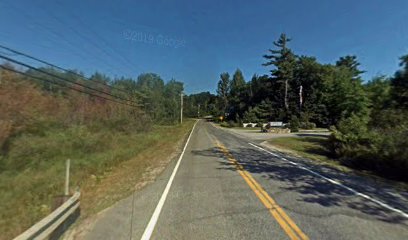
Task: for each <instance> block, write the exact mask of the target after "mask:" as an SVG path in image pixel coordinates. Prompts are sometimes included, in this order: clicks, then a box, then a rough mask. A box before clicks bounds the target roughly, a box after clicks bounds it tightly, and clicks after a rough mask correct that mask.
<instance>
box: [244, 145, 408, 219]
mask: <svg viewBox="0 0 408 240" xmlns="http://www.w3.org/2000/svg"><path fill="white" fill-rule="evenodd" d="M248 144H249V145H251V146H253V147H255V148H258V149H260V150H262V151H264V152H267V153H269V154H271V155H273V156H275V157H280V156H278V155H277V154H275V153H272V152H270V151H268V150H266V149H264V148H261V147H259V146H257V145H255V144H252V143H248ZM280 158H281V159H282V160H284V161H287V162H289V163H290V164H292V165H296V166H298V167H299V168H301V169H303V170H306V171H308V172H310V173H312V174H314V175H316V176H318V177H321V178H323V179H324V180H326V181H328V182H330V183H332V184H335V185H337V186H340V187H342V188H344V189H346V190H348V191H350V192H352V193H354V194H356V195H357V196H360V197H362V198H365V199H367V200H370V201H372V202H374V203H376V204H378V205H380V206H381V207H384V208H387V209H388V210H391V211H394V212H397V213H399V214H401V215H402V216H404V217H406V218H408V213H406V212H404V211H402V210H400V209H397V208H394V207H392V206H390V205H388V204H386V203H384V202H382V201H380V200H377V199H375V198H372V197H370V196H368V195H366V194H364V193H360V192H358V191H356V190H354V189H353V188H350V187H348V186H346V185H343V184H342V183H340V182H338V181H336V180H333V179H330V178H328V177H325V176H323V175H321V174H320V173H317V172H315V171H313V170H310V169H309V168H306V167H303V166H300V165H299V164H297V163H295V162H292V161H289V160H288V159H286V158H284V157H280Z"/></svg>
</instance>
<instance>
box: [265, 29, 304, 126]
mask: <svg viewBox="0 0 408 240" xmlns="http://www.w3.org/2000/svg"><path fill="white" fill-rule="evenodd" d="M290 41H291V39H290V38H288V37H286V34H284V33H282V34H281V35H280V37H279V39H278V40H277V41H275V42H273V44H274V45H275V46H276V47H278V50H272V49H269V52H270V54H265V55H264V56H263V57H264V58H265V59H266V60H267V62H266V63H264V64H263V66H270V65H274V66H275V68H274V69H272V70H271V73H272V76H273V80H275V81H278V82H280V83H284V87H283V89H284V97H283V99H284V100H283V105H284V108H285V110H286V118H287V116H288V110H289V100H288V92H289V91H290V89H289V83H290V82H291V81H292V80H293V78H294V70H295V67H296V56H295V55H294V54H293V53H292V50H291V49H289V48H288V47H287V44H288V42H290ZM278 91H279V92H281V91H282V87H281V88H280V89H279V90H278ZM279 92H278V93H279Z"/></svg>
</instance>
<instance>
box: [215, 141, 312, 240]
mask: <svg viewBox="0 0 408 240" xmlns="http://www.w3.org/2000/svg"><path fill="white" fill-rule="evenodd" d="M215 142H216V145H217V147H218V148H219V149H220V150H221V151H222V152H223V153H224V155H225V156H226V157H227V159H228V160H229V162H230V163H231V164H232V165H234V166H235V168H236V169H237V171H238V173H239V174H240V175H241V176H242V178H243V179H244V180H245V182H246V183H247V184H248V186H249V187H250V188H251V189H252V191H254V193H255V194H256V196H257V197H258V198H259V200H260V201H261V202H262V203H263V205H264V206H265V207H266V208H267V209H268V210H269V212H270V213H271V215H272V216H273V217H274V218H275V219H276V221H277V222H278V223H279V225H280V226H281V228H282V229H283V230H284V231H285V232H286V234H287V235H288V236H289V238H290V239H293V240H295V239H296V240H300V239H301V240H306V239H309V238H308V237H307V236H306V234H304V233H303V232H302V230H300V228H299V227H298V226H297V225H296V224H295V222H294V221H293V220H292V219H291V218H290V217H289V216H288V215H287V214H286V213H285V212H284V211H283V209H282V208H281V207H280V206H279V205H278V204H277V203H276V202H275V200H273V199H272V197H271V196H269V195H268V193H267V192H266V191H265V190H264V189H263V188H262V187H261V185H260V184H259V183H258V182H257V181H256V180H255V179H254V178H253V177H252V175H251V174H250V173H249V172H247V171H245V169H244V167H243V166H242V165H241V164H239V163H238V161H237V160H235V158H234V157H233V156H232V154H231V153H230V152H229V151H228V149H227V148H226V147H225V146H224V145H223V144H222V143H220V142H219V141H218V140H215Z"/></svg>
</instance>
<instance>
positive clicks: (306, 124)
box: [300, 122, 316, 129]
mask: <svg viewBox="0 0 408 240" xmlns="http://www.w3.org/2000/svg"><path fill="white" fill-rule="evenodd" d="M300 128H302V129H314V128H316V124H315V123H312V122H301V123H300Z"/></svg>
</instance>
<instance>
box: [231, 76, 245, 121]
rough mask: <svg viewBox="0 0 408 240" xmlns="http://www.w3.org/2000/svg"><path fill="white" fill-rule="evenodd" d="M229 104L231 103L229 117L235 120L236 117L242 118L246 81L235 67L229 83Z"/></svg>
mask: <svg viewBox="0 0 408 240" xmlns="http://www.w3.org/2000/svg"><path fill="white" fill-rule="evenodd" d="M230 85H231V86H230V105H231V111H230V114H231V118H232V119H234V120H237V118H242V115H243V109H244V108H245V107H246V104H245V100H246V99H245V88H246V83H245V80H244V76H243V75H242V72H241V70H239V69H237V70H236V71H235V73H234V75H233V77H232V81H231V84H230Z"/></svg>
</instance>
